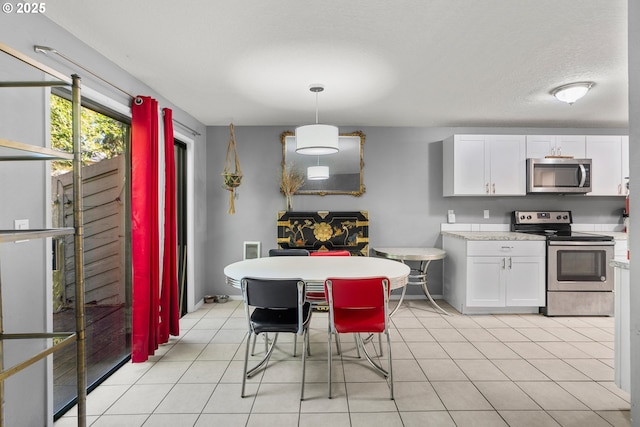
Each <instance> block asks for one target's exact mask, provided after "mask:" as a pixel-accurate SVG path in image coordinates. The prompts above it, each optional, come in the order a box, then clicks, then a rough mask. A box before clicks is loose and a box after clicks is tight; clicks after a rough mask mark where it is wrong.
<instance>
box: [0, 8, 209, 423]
mask: <svg viewBox="0 0 640 427" xmlns="http://www.w3.org/2000/svg"><path fill="white" fill-rule="evenodd" d="M1 19H2V24H1V25H0V40H1V41H2V42H3V43H5V44H7V45H8V46H10V47H12V48H14V49H17V50H19V51H21V52H22V53H23V54H25V55H28V56H31V57H33V58H35V59H36V60H38V61H40V62H42V63H45V64H46V65H48V66H50V67H52V68H54V69H55V70H57V71H59V72H61V73H63V74H66V75H70V74H72V73H77V74H79V75H80V76H81V77H82V85H83V87H91V88H92V89H94V90H97V91H99V92H101V93H102V94H104V95H106V96H108V97H110V98H112V99H114V100H116V101H118V102H120V103H122V104H125V105H129V100H128V97H127V96H126V95H123V94H122V93H120V92H118V91H116V90H114V89H113V88H111V87H109V86H106V85H105V84H104V83H102V82H100V81H96V80H95V79H94V78H91V76H90V75H88V74H87V73H86V72H84V71H83V70H81V69H73V68H69V66H68V65H69V64H67V63H65V62H64V61H62V60H60V59H59V58H56V57H51V56H49V55H47V56H45V55H41V54H37V53H35V52H34V51H33V46H34V45H46V46H51V47H53V48H55V49H57V50H58V51H60V52H61V53H63V54H64V55H66V56H68V57H70V58H72V59H73V60H74V61H76V62H78V63H80V64H83V65H84V66H85V67H87V68H89V69H91V70H92V71H94V72H96V73H98V74H99V75H100V76H101V77H103V78H105V79H106V80H109V81H111V82H113V83H114V84H116V85H117V86H119V87H121V88H123V89H125V90H126V91H128V92H129V93H132V94H140V95H149V96H153V97H155V98H157V99H158V101H159V103H160V106H161V107H169V108H172V109H173V111H174V118H175V119H176V120H178V121H180V122H182V123H184V124H186V125H187V126H189V127H191V128H192V129H195V130H196V131H198V132H199V133H200V134H202V135H201V136H196V137H194V139H195V144H194V145H195V162H196V165H195V174H196V177H195V192H196V197H195V199H196V200H195V203H196V207H195V210H196V212H195V233H196V241H195V253H196V254H195V259H194V260H191V261H190V262H192V263H193V264H194V265H195V268H196V272H195V286H196V291H195V296H194V297H195V298H196V300H200V299H202V297H203V296H204V294H205V280H204V277H205V271H204V266H205V265H206V263H207V257H206V254H205V240H204V235H205V230H206V228H207V214H206V212H207V204H206V202H205V199H206V196H205V193H206V188H205V186H206V175H207V165H206V144H205V143H204V138H205V136H204V134H205V133H206V131H205V127H204V126H203V125H202V124H200V123H199V122H197V121H196V120H195V119H193V118H192V117H190V116H189V115H187V114H186V113H185V112H184V111H182V110H180V109H179V108H177V107H176V106H175V105H173V104H172V103H170V102H168V101H167V100H166V99H164V98H163V97H161V96H160V95H159V94H158V93H156V92H155V91H153V90H151V89H150V88H149V87H147V86H146V85H144V84H143V83H142V82H140V81H138V80H136V79H134V78H133V77H132V76H130V75H128V74H126V73H125V72H124V71H123V70H122V69H120V68H119V67H116V66H115V65H114V64H112V63H111V62H110V61H108V60H107V59H106V58H104V57H103V56H101V55H100V54H98V53H97V52H95V51H94V50H92V49H90V48H89V47H88V46H86V45H85V44H83V43H82V42H80V41H79V40H77V39H76V38H74V37H73V36H71V35H70V34H69V33H67V32H66V31H64V30H62V29H61V28H60V27H58V26H57V25H55V24H53V23H51V22H50V21H49V20H48V19H47V18H45V17H44V16H42V15H20V16H18V15H11V16H8V15H7V16H3V17H2V18H1ZM31 79H42V76H41V73H36V72H34V71H33V70H32V69H30V68H29V67H27V66H25V65H23V64H21V63H19V62H18V61H17V60H14V59H13V58H11V57H9V56H7V55H4V54H1V55H0V80H3V81H6V80H9V81H16V80H31ZM47 93H48V92H47V91H46V90H44V89H36V88H28V89H7V88H0V136H1V137H3V138H7V139H14V140H18V141H22V142H28V143H32V144H40V145H48V134H47V133H48V111H47V107H46V105H48V95H47ZM176 130H179V131H180V132H182V133H184V134H189V132H188V131H186V130H184V129H181V128H180V127H178V126H176ZM48 180H49V178H48V170H47V167H46V165H45V164H44V163H41V162H26V163H25V162H21V163H19V164H16V163H7V162H3V163H0V228H2V229H5V228H13V220H14V219H23V218H28V219H29V220H30V223H31V227H32V228H36V227H43V226H45V225H46V224H47V222H46V221H47V219H46V215H45V212H46V206H47V204H48V203H49V200H48V197H47V194H46V188H47V181H48ZM46 252H47V248H46V247H45V243H44V241H32V242H28V243H21V244H2V245H0V255H1V256H2V259H1V263H2V265H1V267H2V284H3V289H2V291H3V295H2V297H3V300H4V305H3V308H4V314H5V316H4V321H5V330H6V331H13V332H15V331H33V332H35V331H42V330H44V328H45V325H46V316H45V313H46V309H47V307H46V305H45V302H46V295H47V293H48V292H50V290H48V289H46V287H45V286H44V283H45V280H46V271H45V268H44V265H45V258H46V255H45V254H46ZM4 350H5V359H4V362H5V366H8V365H9V363H10V362H11V361H12V360H14V359H15V358H16V357H17V356H16V357H14V356H15V355H20V354H21V356H22V357H24V355H25V353H26V352H27V351H28V350H27V349H26V348H25V344H24V343H21V344H17V343H12V344H11V345H7V344H5V347H4ZM49 378H50V376H49ZM5 384H6V396H5V398H6V401H5V425H11V426H13V425H15V426H19V425H20V426H22V425H24V426H27V425H28V426H41V425H46V424H47V422H48V421H47V420H49V421H50V420H51V418H50V417H51V414H50V412H49V409H50V408H48V407H47V400H48V396H47V386H46V384H47V372H46V367H45V364H44V363H39V364H38V365H37V366H35V367H31V368H29V369H27V370H25V371H23V372H21V373H19V374H17V375H15V376H13V377H11V378H9V379H8V380H7V381H6V383H5Z"/></svg>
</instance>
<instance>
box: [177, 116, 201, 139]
mask: <svg viewBox="0 0 640 427" xmlns="http://www.w3.org/2000/svg"><path fill="white" fill-rule="evenodd" d="M173 122H174V123H176V124H178V125H180V126H182V127H183V128H185V129H186V130H188V131H189V132H191V133H192V134H193V135H194V136H200V135H201V133H200V132H198V131H196V130H193V129H191V128H190V127H189V126H187V125H185V124H184V123H180V122H179V121H177V120H176V119H173Z"/></svg>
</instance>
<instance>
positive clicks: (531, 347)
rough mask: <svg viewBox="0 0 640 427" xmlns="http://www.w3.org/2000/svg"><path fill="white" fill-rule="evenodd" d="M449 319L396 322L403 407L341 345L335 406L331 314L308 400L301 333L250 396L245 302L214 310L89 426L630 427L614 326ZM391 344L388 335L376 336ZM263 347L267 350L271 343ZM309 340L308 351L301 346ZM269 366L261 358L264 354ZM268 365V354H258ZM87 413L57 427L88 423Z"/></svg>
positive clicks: (100, 392) (131, 367)
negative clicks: (245, 375)
mask: <svg viewBox="0 0 640 427" xmlns="http://www.w3.org/2000/svg"><path fill="white" fill-rule="evenodd" d="M442 305H443V307H444V308H445V309H447V311H449V312H450V313H452V314H453V315H451V316H445V315H441V314H438V313H437V312H436V311H435V310H434V309H433V307H432V306H431V305H430V304H429V303H428V301H426V300H425V301H423V300H409V301H405V303H404V305H403V307H401V309H400V310H399V311H398V312H397V313H396V314H395V316H394V317H393V318H392V322H393V329H392V354H393V367H394V377H395V378H394V379H395V381H394V384H395V397H396V398H395V401H392V400H390V399H389V389H388V385H387V383H386V382H385V381H384V380H383V379H382V378H381V377H380V376H378V375H377V374H375V373H374V372H373V371H372V370H371V369H370V368H369V367H368V366H367V365H366V362H365V363H363V362H362V361H361V360H358V359H356V358H355V357H354V355H355V352H354V345H353V340H351V339H349V338H348V337H343V338H342V340H341V342H342V346H343V357H342V359H340V358H339V357H338V356H337V355H336V354H335V349H334V359H333V360H334V371H333V373H334V375H333V381H334V398H333V399H331V400H330V399H327V383H326V377H327V349H326V346H327V344H326V342H327V315H326V313H323V312H315V313H314V314H313V318H312V324H311V335H310V337H311V352H312V356H311V357H309V358H308V359H307V372H306V388H305V400H304V401H303V402H300V400H299V393H300V379H301V359H300V357H299V356H298V357H296V358H293V357H292V355H291V350H292V341H291V338H290V336H289V337H287V336H282V337H280V339H279V340H278V350H276V352H275V353H274V355H273V357H272V361H271V362H270V364H269V367H268V368H267V369H266V370H265V371H263V372H262V373H260V374H258V375H256V376H255V377H254V378H252V379H250V380H248V382H247V390H248V394H249V395H248V397H245V398H244V399H243V398H241V397H240V387H241V381H242V368H243V357H244V345H243V341H244V338H245V331H246V321H245V318H244V308H243V306H242V302H241V301H236V300H231V301H229V302H227V303H224V304H205V305H204V306H203V307H202V308H200V309H199V310H198V311H196V312H194V313H190V314H187V315H186V316H185V317H183V318H182V319H181V321H180V326H181V332H182V333H181V336H180V337H177V338H172V339H171V340H170V342H169V343H168V344H166V345H163V346H162V347H161V348H160V349H159V350H158V352H157V353H156V355H155V356H153V357H151V358H150V360H149V361H148V362H146V363H141V364H131V363H129V364H127V365H125V366H123V367H122V368H121V369H120V370H118V371H117V372H116V373H115V374H114V375H113V376H111V377H110V378H109V379H108V380H107V381H106V382H105V383H103V384H102V385H100V386H99V387H98V388H97V389H96V390H95V391H94V392H93V393H91V394H90V395H89V396H88V399H87V414H88V423H87V424H88V425H91V426H94V427H103V426H117V427H138V426H145V427H146V426H158V427H162V426H171V427H180V426H185V427H186V426H189V427H192V426H196V427H202V426H213V425H216V426H226V427H234V426H246V427H258V426H280V427H287V426H301V427H313V426H327V425H330V426H332V427H341V426H363V427H364V426H367V427H368V426H386V427H393V426H407V427H409V426H420V427H425V426H439V427H440V426H459V427H464V426H491V427H494V426H507V425H508V426H536V427H539V426H580V427H586V426H612V425H613V426H630V425H631V423H630V420H629V408H630V404H629V395H628V394H627V393H625V392H623V391H621V390H620V389H618V388H617V387H616V385H615V384H614V382H613V379H614V342H613V341H614V330H613V328H614V326H613V318H602V317H554V318H550V317H544V316H541V315H534V314H531V315H486V316H463V315H460V314H458V313H457V312H455V311H454V310H453V309H452V308H451V307H450V306H447V305H446V303H442ZM376 341H377V340H376ZM259 344H260V342H259ZM301 347H302V346H301V345H299V346H298V353H299V352H300V351H301ZM255 358H257V356H256V357H255ZM255 358H254V359H255ZM76 414H77V412H76V411H75V409H72V410H71V411H69V413H68V414H66V415H65V416H64V417H62V418H61V419H60V420H58V421H57V422H56V423H55V426H56V427H66V426H74V425H76V421H77V419H76Z"/></svg>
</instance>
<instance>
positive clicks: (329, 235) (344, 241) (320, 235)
mask: <svg viewBox="0 0 640 427" xmlns="http://www.w3.org/2000/svg"><path fill="white" fill-rule="evenodd" d="M278 247H279V248H281V249H292V248H304V249H307V250H309V251H312V252H313V251H335V250H347V251H349V252H350V253H351V255H356V256H368V255H369V214H368V212H367V211H358V212H342V211H337V212H330V211H318V212H286V211H281V212H278Z"/></svg>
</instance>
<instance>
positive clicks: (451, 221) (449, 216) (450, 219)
mask: <svg viewBox="0 0 640 427" xmlns="http://www.w3.org/2000/svg"><path fill="white" fill-rule="evenodd" d="M447 222H448V223H449V224H455V222H456V214H455V212H454V211H453V209H449V211H448V212H447Z"/></svg>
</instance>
